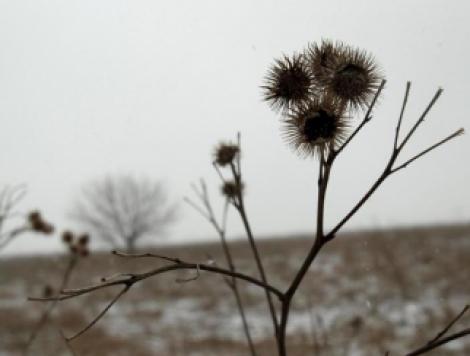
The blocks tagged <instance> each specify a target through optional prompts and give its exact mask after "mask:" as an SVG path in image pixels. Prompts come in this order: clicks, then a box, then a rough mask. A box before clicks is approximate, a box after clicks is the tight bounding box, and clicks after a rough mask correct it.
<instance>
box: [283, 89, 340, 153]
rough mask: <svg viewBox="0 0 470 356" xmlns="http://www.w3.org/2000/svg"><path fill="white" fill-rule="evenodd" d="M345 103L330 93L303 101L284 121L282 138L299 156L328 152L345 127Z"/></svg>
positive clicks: (338, 141) (334, 146)
mask: <svg viewBox="0 0 470 356" xmlns="http://www.w3.org/2000/svg"><path fill="white" fill-rule="evenodd" d="M345 119H346V117H345V116H344V105H342V104H341V103H339V102H338V101H337V100H334V99H332V98H331V97H327V96H325V97H322V98H318V99H314V100H312V101H310V102H309V103H307V104H305V105H302V106H300V107H298V108H296V109H295V110H293V111H292V113H290V114H289V116H288V118H287V119H286V120H285V121H284V127H283V130H284V138H285V139H286V141H287V143H288V144H289V145H291V146H292V147H293V149H294V150H295V151H296V152H297V153H299V155H300V156H302V157H307V156H315V155H317V154H318V155H319V154H322V153H327V152H328V151H329V150H330V149H334V148H336V147H337V146H338V144H339V143H341V142H342V141H343V139H344V137H345V129H346V127H347V125H346V122H345Z"/></svg>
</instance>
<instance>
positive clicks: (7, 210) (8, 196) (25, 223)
mask: <svg viewBox="0 0 470 356" xmlns="http://www.w3.org/2000/svg"><path fill="white" fill-rule="evenodd" d="M25 195H26V188H25V187H24V186H22V185H18V186H14V187H5V188H3V189H2V190H1V191H0V250H2V249H4V248H5V247H7V245H9V244H10V243H11V242H12V241H13V240H14V239H15V238H17V237H18V236H20V235H21V234H24V233H26V232H35V233H39V234H42V235H50V234H52V233H53V232H54V226H53V225H51V224H50V223H49V222H47V221H46V220H44V218H43V216H42V214H41V213H40V212H39V211H37V210H34V211H31V212H30V213H28V214H27V215H26V216H25V215H24V214H20V213H19V212H17V211H15V210H16V207H17V205H18V204H19V203H20V201H21V200H22V199H23V198H24V196H25ZM13 219H15V223H13V225H14V227H13V228H10V229H6V228H5V225H6V223H7V221H9V220H13ZM4 230H5V231H4Z"/></svg>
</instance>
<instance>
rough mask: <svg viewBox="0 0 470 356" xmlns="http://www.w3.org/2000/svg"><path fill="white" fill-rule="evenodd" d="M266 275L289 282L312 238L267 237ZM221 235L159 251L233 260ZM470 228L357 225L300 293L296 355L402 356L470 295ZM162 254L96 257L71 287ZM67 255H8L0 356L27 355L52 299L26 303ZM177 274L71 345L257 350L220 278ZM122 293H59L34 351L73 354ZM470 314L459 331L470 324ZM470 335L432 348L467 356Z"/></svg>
mask: <svg viewBox="0 0 470 356" xmlns="http://www.w3.org/2000/svg"><path fill="white" fill-rule="evenodd" d="M259 244H260V251H261V253H262V258H263V262H264V263H265V265H266V270H267V272H268V279H269V280H270V281H271V282H272V284H274V285H276V286H278V287H279V288H281V289H282V288H285V287H286V286H287V284H288V282H289V281H290V280H291V279H292V277H293V275H294V274H295V270H296V269H297V268H298V267H299V265H300V264H301V262H302V259H303V257H304V256H305V255H306V253H307V252H308V248H309V245H310V244H311V239H310V238H308V237H296V238H291V239H269V240H261V241H260V242H259ZM232 249H233V253H234V255H235V261H236V265H237V268H238V269H239V270H240V271H243V272H247V273H252V274H254V275H255V273H256V272H255V269H254V264H253V261H252V259H251V252H250V250H249V249H248V245H247V244H246V242H244V241H241V240H237V241H234V242H233V243H232ZM221 252H222V251H221V250H220V247H219V246H218V245H217V244H209V243H208V244H198V245H191V246H179V247H165V248H162V249H159V250H158V253H160V254H166V255H171V256H175V257H180V258H182V259H184V260H189V261H195V262H203V261H205V260H207V259H208V256H210V258H212V259H214V260H215V261H216V262H217V264H218V265H220V266H223V265H225V261H224V259H223V255H222V253H221ZM469 261H470V227H469V226H447V227H434V228H431V227H430V228H413V229H411V228H410V229H400V230H387V231H370V232H356V233H349V234H345V235H343V236H339V238H338V239H337V240H335V241H334V242H333V243H332V244H331V245H330V246H327V248H326V249H325V250H324V251H323V252H322V253H321V254H320V256H319V257H318V259H317V260H316V261H315V263H314V265H313V266H312V268H311V270H310V271H309V274H308V275H307V277H306V279H305V282H304V284H303V285H302V287H301V289H300V290H299V293H298V295H297V296H296V298H295V300H294V305H293V307H292V308H293V309H292V313H291V315H290V322H289V327H288V334H289V349H290V352H291V353H290V354H291V355H329V356H330V355H331V356H335V355H351V356H362V355H365V356H368V355H384V354H385V351H387V350H390V351H391V355H402V354H403V353H404V352H405V351H411V350H412V349H413V348H416V347H418V346H420V345H422V344H424V343H425V342H426V341H427V340H429V339H431V338H433V337H434V336H435V334H436V333H437V332H438V331H440V330H441V329H442V328H443V327H444V326H445V325H446V324H447V323H448V322H449V321H450V319H452V317H453V316H455V315H456V314H457V313H458V312H459V311H460V310H461V309H462V308H463V307H464V306H465V305H466V304H469V303H470V283H469V281H470V269H469V267H470V262H469ZM162 264H163V262H161V261H155V260H149V259H146V260H138V261H136V260H132V261H130V260H124V259H120V258H118V257H113V256H109V255H108V254H103V253H100V254H95V255H93V256H91V257H90V258H89V259H86V260H83V261H81V263H80V264H79V266H78V267H77V268H76V269H75V270H74V272H73V276H72V279H71V281H70V284H69V287H80V286H84V285H88V284H91V283H96V282H98V281H99V280H100V278H101V277H103V276H107V275H112V274H114V273H117V272H129V271H145V270H149V269H150V268H153V267H155V266H156V265H162ZM64 268H65V257H64V256H53V257H29V258H27V257H22V258H1V257H0V320H1V322H0V355H17V354H18V355H20V354H22V350H23V349H24V344H25V342H26V340H27V338H28V335H29V333H30V332H31V331H32V329H33V325H34V324H35V322H36V321H37V319H38V318H39V317H40V314H41V312H42V310H43V309H44V307H45V305H44V304H42V303H32V302H27V301H26V297H27V296H31V295H36V296H37V295H40V294H41V293H42V290H43V288H44V285H46V284H51V285H57V284H58V283H59V281H60V278H61V273H63V270H64ZM188 276H191V272H178V273H175V272H171V273H169V274H166V275H162V276H159V277H157V278H153V279H151V280H147V281H145V282H143V283H141V284H139V285H136V286H135V287H133V288H132V289H131V291H130V292H129V293H128V294H127V295H125V296H124V297H123V298H122V299H121V300H120V301H119V302H118V304H117V305H115V306H114V307H113V308H112V309H111V310H110V312H109V313H108V314H107V315H106V316H105V317H104V318H103V319H102V320H100V321H99V323H98V324H97V325H96V326H95V327H94V328H93V329H91V330H90V331H88V332H87V333H86V334H84V335H83V336H82V337H81V338H79V339H77V340H76V341H74V342H72V343H71V346H72V348H73V350H74V352H75V354H76V355H171V356H172V355H248V349H247V347H246V342H245V339H244V334H243V330H242V324H241V320H240V317H239V315H238V313H237V309H236V304H235V299H234V297H233V295H232V294H231V291H230V289H229V288H228V287H227V285H226V284H225V283H224V281H223V279H222V278H220V277H218V276H215V275H210V274H209V273H204V272H201V275H200V277H199V278H198V279H197V280H195V281H192V282H188V283H176V282H175V279H176V278H178V277H180V278H181V277H188ZM240 287H241V289H242V293H243V301H244V304H245V306H246V311H247V315H248V321H249V324H250V327H251V332H252V335H253V338H254V340H255V342H256V344H257V349H258V350H259V353H260V355H266V356H269V355H275V351H274V350H275V349H274V344H273V341H272V334H273V329H272V325H271V324H270V319H269V315H268V312H267V306H266V302H265V297H264V294H263V292H262V291H260V290H258V289H257V288H254V287H252V286H248V285H246V284H244V283H240ZM116 293H117V291H116V290H104V291H100V292H97V293H95V294H91V295H87V296H83V297H80V298H75V299H72V300H71V301H67V302H61V303H60V304H59V305H58V307H57V308H56V310H55V313H54V315H53V318H52V319H51V320H50V321H49V322H48V324H47V326H46V327H45V328H44V329H43V330H42V332H41V333H40V335H39V336H38V338H37V340H36V341H35V343H34V344H33V345H31V347H30V350H29V354H30V355H69V354H70V350H68V349H67V348H66V347H65V345H64V342H63V339H62V337H61V335H60V332H59V330H62V331H63V332H64V333H65V334H66V335H70V334H72V333H73V332H75V331H77V330H79V329H80V328H81V327H83V326H85V325H86V323H87V321H90V320H91V319H92V318H93V317H94V316H95V315H97V314H98V313H99V311H100V310H101V309H102V308H103V307H104V306H105V305H106V302H107V301H109V300H110V298H112V296H113V295H115V294H116ZM469 325H470V316H469V315H467V316H466V317H465V318H463V319H462V320H460V321H459V323H458V325H455V326H454V328H455V330H454V329H452V330H453V331H456V330H458V329H461V328H463V327H468V326H469ZM469 354H470V338H467V339H460V340H458V341H455V342H453V343H450V344H448V345H447V346H446V347H444V348H441V349H438V350H437V351H435V352H434V353H431V354H430V355H452V356H457V355H462V356H464V355H469Z"/></svg>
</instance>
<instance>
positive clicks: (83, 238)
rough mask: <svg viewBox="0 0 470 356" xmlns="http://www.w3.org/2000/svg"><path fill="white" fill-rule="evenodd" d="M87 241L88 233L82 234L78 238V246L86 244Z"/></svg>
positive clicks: (88, 238)
mask: <svg viewBox="0 0 470 356" xmlns="http://www.w3.org/2000/svg"><path fill="white" fill-rule="evenodd" d="M88 242H90V236H89V235H88V234H82V235H81V236H80V237H79V238H78V241H77V243H78V244H79V245H80V246H87V245H88Z"/></svg>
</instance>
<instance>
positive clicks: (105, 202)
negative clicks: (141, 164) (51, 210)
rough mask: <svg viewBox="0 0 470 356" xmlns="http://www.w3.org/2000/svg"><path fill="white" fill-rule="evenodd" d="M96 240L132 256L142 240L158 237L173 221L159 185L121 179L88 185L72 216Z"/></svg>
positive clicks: (135, 179)
mask: <svg viewBox="0 0 470 356" xmlns="http://www.w3.org/2000/svg"><path fill="white" fill-rule="evenodd" d="M71 216H72V218H74V219H75V220H76V221H78V222H79V223H81V224H83V225H85V227H86V228H87V229H88V230H90V231H91V232H92V233H93V234H94V235H96V238H97V239H101V240H102V241H104V242H105V243H107V244H108V245H110V246H112V247H113V248H125V249H126V251H127V252H134V251H135V249H136V245H137V243H138V242H139V241H141V240H142V239H144V238H146V237H147V238H148V237H154V236H157V235H160V234H161V233H162V232H163V230H164V229H165V228H166V227H167V226H168V225H169V224H170V223H172V222H173V221H174V220H175V206H174V205H172V204H170V203H169V199H168V194H167V191H166V189H165V187H164V185H163V184H162V183H161V182H159V181H151V180H148V179H144V178H141V179H138V178H135V177H132V176H127V175H120V176H114V177H110V176H107V177H105V178H103V179H100V180H96V181H92V182H90V183H88V184H87V185H86V186H85V187H84V189H83V191H82V195H81V197H80V199H79V201H78V202H77V203H76V205H75V206H74V208H73V210H72V213H71Z"/></svg>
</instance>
